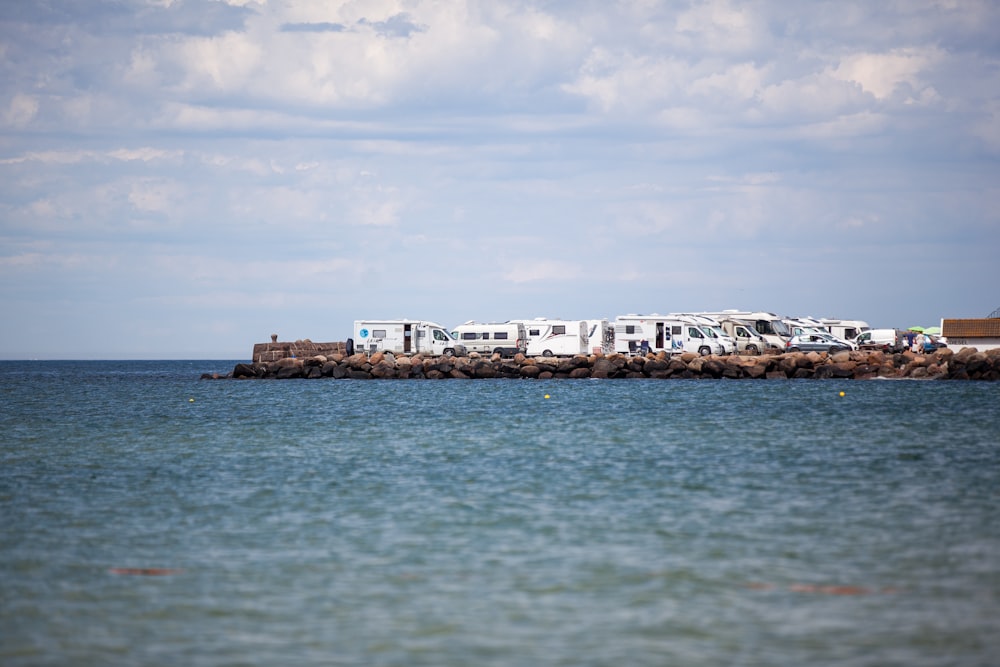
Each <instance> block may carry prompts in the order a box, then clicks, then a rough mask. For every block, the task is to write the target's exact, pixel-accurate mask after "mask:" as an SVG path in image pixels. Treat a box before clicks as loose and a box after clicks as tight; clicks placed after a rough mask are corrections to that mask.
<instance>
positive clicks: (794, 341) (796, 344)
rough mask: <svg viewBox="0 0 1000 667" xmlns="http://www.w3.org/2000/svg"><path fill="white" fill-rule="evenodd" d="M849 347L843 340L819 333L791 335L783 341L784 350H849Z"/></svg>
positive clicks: (832, 351)
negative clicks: (785, 341) (786, 340)
mask: <svg viewBox="0 0 1000 667" xmlns="http://www.w3.org/2000/svg"><path fill="white" fill-rule="evenodd" d="M850 349H851V347H850V346H849V345H846V344H845V343H844V342H843V341H839V340H837V339H836V338H833V337H832V336H827V335H825V334H821V333H809V334H802V335H799V336H792V337H791V338H790V339H789V340H788V342H787V343H785V351H786V352H829V353H830V354H833V353H834V352H841V351H844V350H850Z"/></svg>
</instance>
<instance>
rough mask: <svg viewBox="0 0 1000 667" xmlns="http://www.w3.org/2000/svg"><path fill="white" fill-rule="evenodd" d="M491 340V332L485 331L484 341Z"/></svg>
mask: <svg viewBox="0 0 1000 667" xmlns="http://www.w3.org/2000/svg"><path fill="white" fill-rule="evenodd" d="M489 339H490V332H489V331H484V332H483V340H489Z"/></svg>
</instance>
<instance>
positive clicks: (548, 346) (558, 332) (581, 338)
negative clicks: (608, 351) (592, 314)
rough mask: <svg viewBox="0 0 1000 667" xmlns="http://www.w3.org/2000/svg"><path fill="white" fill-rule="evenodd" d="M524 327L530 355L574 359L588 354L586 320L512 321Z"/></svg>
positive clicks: (588, 339)
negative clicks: (576, 356)
mask: <svg viewBox="0 0 1000 667" xmlns="http://www.w3.org/2000/svg"><path fill="white" fill-rule="evenodd" d="M511 321H512V322H520V323H521V324H523V325H524V328H525V331H526V333H527V336H528V352H527V353H528V354H529V355H531V356H543V357H572V356H574V355H577V354H587V353H588V350H587V346H588V345H589V343H590V332H589V331H588V330H587V321H586V320H550V319H546V318H544V317H538V318H535V319H533V320H511Z"/></svg>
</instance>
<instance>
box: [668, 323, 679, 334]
mask: <svg viewBox="0 0 1000 667" xmlns="http://www.w3.org/2000/svg"><path fill="white" fill-rule="evenodd" d="M670 333H671V334H672V335H674V336H680V335H681V326H680V325H679V324H675V325H674V326H672V327H670Z"/></svg>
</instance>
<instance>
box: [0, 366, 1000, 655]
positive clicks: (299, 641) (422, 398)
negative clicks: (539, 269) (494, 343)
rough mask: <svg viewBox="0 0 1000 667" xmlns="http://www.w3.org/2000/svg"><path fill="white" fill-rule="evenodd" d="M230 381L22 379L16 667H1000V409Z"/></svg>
mask: <svg viewBox="0 0 1000 667" xmlns="http://www.w3.org/2000/svg"><path fill="white" fill-rule="evenodd" d="M234 363H235V362H225V361H223V362H204V361H200V362H190V361H185V362H180V361H173V362H0V427H2V428H0V664H2V665H4V666H5V667H13V666H22V665H25V666H27V665H31V666H35V665H74V666H86V665H100V666H115V665H122V666H126V665H127V666H129V667H131V666H133V665H186V666H200V665H206V666H208V665H211V666H215V665H251V666H257V665H259V666H261V667H264V666H267V667H271V666H275V665H365V666H368V665H427V666H434V667H443V666H448V665H456V666H459V665H461V666H471V665H475V666H480V665H566V666H573V667H577V666H586V665H608V666H612V665H614V666H619V665H629V666H631V665H658V666H659V665H706V666H708V665H711V666H718V665H906V666H908V667H912V666H920V665H963V666H964V665H984V666H986V665H996V664H998V660H1000V658H998V656H1000V384H998V383H988V384H986V383H983V384H980V383H972V382H964V383H960V382H955V383H947V382H919V381H855V382H850V381H833V380H829V381H810V380H806V381H760V382H751V381H741V382H731V381H708V380H702V381H680V380H678V381H654V380H646V381H612V380H553V381H538V380H536V381H530V380H529V381H509V380H474V381H459V380H450V381H369V382H356V381H348V380H304V381H303V380H285V381H202V380H199V379H198V378H199V375H200V374H201V373H202V372H211V371H220V372H225V371H228V370H230V369H231V368H232V366H233V365H234ZM841 391H843V392H844V394H845V395H844V396H840V392H841ZM546 395H548V397H546Z"/></svg>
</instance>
